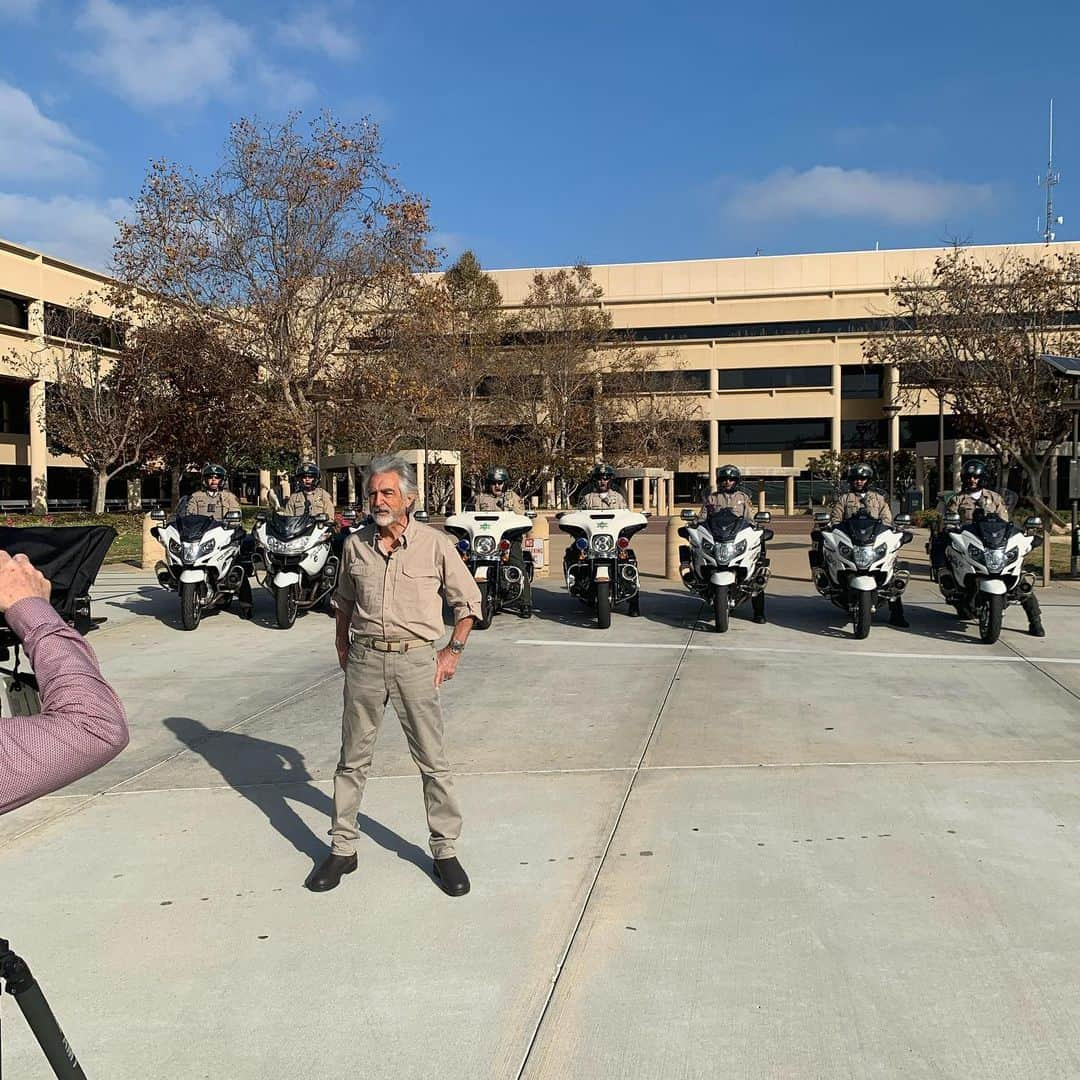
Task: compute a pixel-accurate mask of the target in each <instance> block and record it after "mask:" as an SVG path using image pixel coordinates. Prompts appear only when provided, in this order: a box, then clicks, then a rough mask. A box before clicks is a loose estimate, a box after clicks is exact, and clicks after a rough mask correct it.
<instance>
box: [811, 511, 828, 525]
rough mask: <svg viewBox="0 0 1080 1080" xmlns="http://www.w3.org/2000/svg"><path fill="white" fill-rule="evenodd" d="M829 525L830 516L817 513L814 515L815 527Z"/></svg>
mask: <svg viewBox="0 0 1080 1080" xmlns="http://www.w3.org/2000/svg"><path fill="white" fill-rule="evenodd" d="M828 523H829V515H828V514H825V513H817V514H815V515H814V524H815V525H827V524H828Z"/></svg>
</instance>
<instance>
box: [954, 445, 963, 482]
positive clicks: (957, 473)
mask: <svg viewBox="0 0 1080 1080" xmlns="http://www.w3.org/2000/svg"><path fill="white" fill-rule="evenodd" d="M953 446H954V447H955V446H956V443H955V442H954V443H953ZM961 457H962V455H961V454H960V453H959V451H956V450H954V452H953V456H952V489H953V491H959V490H960V464H961Z"/></svg>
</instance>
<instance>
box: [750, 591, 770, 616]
mask: <svg viewBox="0 0 1080 1080" xmlns="http://www.w3.org/2000/svg"><path fill="white" fill-rule="evenodd" d="M750 603H751V605H752V606H753V609H754V622H756V623H763V622H768V620H767V619H766V618H765V593H764V592H759V593H754V595H753V596H752V597H751V598H750Z"/></svg>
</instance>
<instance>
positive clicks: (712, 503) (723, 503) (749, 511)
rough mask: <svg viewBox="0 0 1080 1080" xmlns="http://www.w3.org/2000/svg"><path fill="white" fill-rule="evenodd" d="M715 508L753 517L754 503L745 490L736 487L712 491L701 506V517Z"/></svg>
mask: <svg viewBox="0 0 1080 1080" xmlns="http://www.w3.org/2000/svg"><path fill="white" fill-rule="evenodd" d="M716 510H733V511H734V512H735V513H736V514H739V515H740V516H742V517H745V518H753V516H754V513H755V510H754V504H753V503H752V502H751V501H750V496H749V495H747V494H746V492H745V491H742V490H740V489H739V488H736V489H735V490H734V491H714V492H713V493H712V494H711V495H710V496H709V497H708V498H707V499H706V500H705V505H704V506H703V507H702V508H701V517H702V519H704V518H707V517H708V516H709V515H710V514H711V513H713V512H714V511H716Z"/></svg>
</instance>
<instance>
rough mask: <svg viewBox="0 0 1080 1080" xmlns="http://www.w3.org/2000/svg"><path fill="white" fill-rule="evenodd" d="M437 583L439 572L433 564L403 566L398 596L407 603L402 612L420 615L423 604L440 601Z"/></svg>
mask: <svg viewBox="0 0 1080 1080" xmlns="http://www.w3.org/2000/svg"><path fill="white" fill-rule="evenodd" d="M439 585H440V582H439V572H438V571H437V570H436V569H435V567H434V566H403V567H402V568H401V577H400V579H399V582H398V587H399V598H400V600H401V602H402V603H405V604H408V605H409V610H408V611H406V612H403V614H404V615H405V616H406V617H408V616H412V615H421V616H422V613H423V610H424V605H430V604H432V603H437V602H440V601H438V599H437V598H438V594H439Z"/></svg>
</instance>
